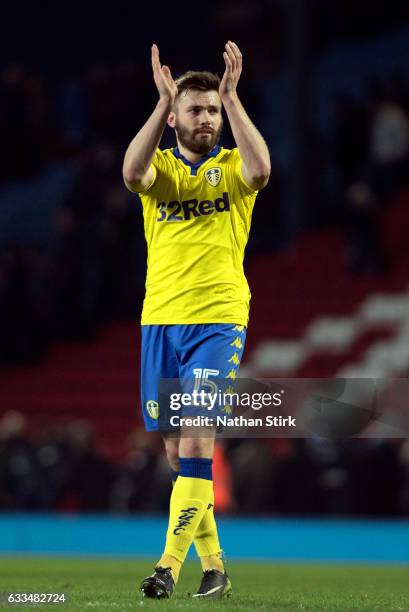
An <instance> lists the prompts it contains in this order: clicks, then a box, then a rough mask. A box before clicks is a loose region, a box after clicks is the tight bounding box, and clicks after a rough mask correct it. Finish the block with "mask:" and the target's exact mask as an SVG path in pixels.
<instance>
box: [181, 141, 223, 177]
mask: <svg viewBox="0 0 409 612" xmlns="http://www.w3.org/2000/svg"><path fill="white" fill-rule="evenodd" d="M220 150H221V146H220V145H216V146H215V147H214V148H213V149H212V150H211V151H209V153H206V154H205V155H203V157H201V158H200V159H199V161H197V162H195V163H192V162H190V161H189V160H188V159H186V157H185V156H184V155H182V153H181V152H180V151H179V147H174V148H173V149H172V153H173V155H174V156H175V157H176V159H181V160H182V162H183V163H184V164H186V166H189V167H190V175H191V176H196V175H197V171H198V169H199V168H200V166H201V165H202V164H204V163H205V162H206V161H207V160H208V159H210V158H211V157H216V155H218V154H219V153H220Z"/></svg>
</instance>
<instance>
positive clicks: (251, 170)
mask: <svg viewBox="0 0 409 612" xmlns="http://www.w3.org/2000/svg"><path fill="white" fill-rule="evenodd" d="M223 106H224V108H225V111H226V114H227V117H228V119H229V122H230V126H231V130H232V132H233V136H234V140H235V141H236V144H237V147H238V149H239V151H240V157H241V159H242V160H243V166H244V167H245V168H246V172H247V174H248V176H250V177H253V178H254V179H257V178H259V179H263V178H265V179H268V176H269V174H270V154H269V151H268V148H267V145H266V143H265V141H264V138H263V137H262V135H261V134H260V132H259V131H258V129H257V128H256V126H255V125H254V124H253V123H252V121H251V119H250V117H249V116H248V114H247V113H246V111H245V109H244V107H243V105H242V103H241V102H240V100H239V98H238V96H237V94H236V95H234V96H230V97H228V98H227V99H224V100H223Z"/></svg>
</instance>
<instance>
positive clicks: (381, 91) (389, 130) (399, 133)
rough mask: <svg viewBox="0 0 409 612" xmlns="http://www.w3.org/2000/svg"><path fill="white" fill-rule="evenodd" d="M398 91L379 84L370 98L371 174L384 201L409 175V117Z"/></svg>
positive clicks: (375, 187)
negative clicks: (380, 86)
mask: <svg viewBox="0 0 409 612" xmlns="http://www.w3.org/2000/svg"><path fill="white" fill-rule="evenodd" d="M396 93H397V92H396V90H394V89H393V88H391V87H382V88H378V90H377V91H376V90H375V91H373V92H372V99H371V100H370V107H371V119H370V126H369V157H370V159H369V163H370V175H371V182H372V185H373V189H374V191H375V193H376V194H377V196H378V197H379V198H380V200H381V201H382V202H387V200H388V199H389V198H390V197H391V196H392V195H393V194H394V192H395V191H396V189H397V188H398V187H400V186H401V185H402V184H403V183H405V182H406V183H407V180H408V176H409V175H408V170H409V117H408V114H407V112H406V111H405V110H404V108H403V106H402V104H401V101H400V100H399V98H398V96H397V95H396Z"/></svg>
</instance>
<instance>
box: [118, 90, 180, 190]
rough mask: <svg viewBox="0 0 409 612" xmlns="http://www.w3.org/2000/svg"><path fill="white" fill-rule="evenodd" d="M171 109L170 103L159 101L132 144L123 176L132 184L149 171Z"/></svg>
mask: <svg viewBox="0 0 409 612" xmlns="http://www.w3.org/2000/svg"><path fill="white" fill-rule="evenodd" d="M171 108H172V105H171V103H170V102H168V101H164V100H159V102H158V103H157V105H156V108H155V110H154V111H153V113H152V115H151V116H150V117H149V119H148V120H147V122H146V123H145V125H144V126H143V127H142V128H141V129H140V130H139V132H138V133H137V135H136V136H135V138H134V139H133V140H132V142H131V143H130V145H129V147H128V149H127V151H126V153H125V159H124V164H123V175H124V178H125V180H126V181H128V182H130V183H131V182H132V181H135V180H140V179H141V178H142V177H143V176H144V175H145V174H146V172H147V171H148V169H149V167H150V165H151V163H152V159H153V156H154V155H155V152H156V149H157V148H158V146H159V143H160V141H161V138H162V134H163V131H164V129H165V126H166V120H167V118H168V116H169V113H170V111H171Z"/></svg>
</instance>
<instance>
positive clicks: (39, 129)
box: [0, 0, 409, 563]
mask: <svg viewBox="0 0 409 612" xmlns="http://www.w3.org/2000/svg"><path fill="white" fill-rule="evenodd" d="M369 6H370V8H368V7H369ZM7 13H8V20H9V27H6V28H5V31H4V32H3V34H2V38H3V43H4V46H5V49H6V52H5V53H4V54H3V55H2V59H1V62H0V65H1V69H0V91H1V94H0V95H1V97H0V134H1V148H0V157H1V160H0V179H1V186H0V313H1V316H0V364H1V367H0V399H1V403H0V511H1V513H0V534H1V537H0V552H2V553H23V554H24V553H30V552H32V553H36V552H42V553H47V552H50V553H79V554H97V553H106V554H135V555H142V554H145V555H155V554H157V553H158V551H159V550H160V546H161V541H162V535H163V533H164V529H165V513H166V510H167V505H168V499H169V491H170V474H169V470H168V468H167V465H166V463H165V460H164V457H163V455H162V453H161V442H160V440H159V439H158V438H157V437H156V436H155V435H152V434H147V433H145V432H144V429H143V427H142V422H141V417H140V406H139V401H140V400H139V361H138V359H139V331H138V317H139V313H140V308H141V301H142V298H143V291H144V278H145V244H144V238H143V229H142V218H141V211H140V205H139V203H138V198H137V197H136V196H132V195H131V194H129V193H128V192H127V191H126V189H125V187H124V185H123V184H122V180H121V163H122V157H123V154H124V151H125V149H126V147H127V145H128V142H129V141H130V140H131V138H132V137H133V135H134V134H135V133H136V131H137V130H138V129H139V127H140V126H141V124H142V123H143V121H144V120H145V119H146V118H147V116H148V115H149V113H150V112H151V109H152V108H153V104H154V102H155V95H156V94H155V88H154V85H153V82H152V79H151V73H150V55H149V49H150V45H151V43H152V42H157V43H158V45H159V48H160V51H161V56H162V58H163V61H166V63H168V64H169V65H170V67H171V69H172V71H173V74H174V75H178V73H181V72H182V71H184V70H186V69H189V68H192V69H201V68H206V69H210V70H215V71H219V72H220V71H221V70H222V56H221V52H222V47H223V44H224V42H225V39H227V38H230V39H232V40H235V41H237V43H238V44H239V45H240V47H241V48H242V51H243V54H244V72H243V75H242V80H241V82H240V95H241V97H242V99H243V102H244V104H245V106H246V108H247V109H248V111H249V113H250V115H251V117H252V118H253V119H254V121H255V123H256V124H257V126H258V127H259V128H260V129H261V132H262V133H263V134H264V135H265V137H266V139H267V142H268V145H269V147H270V151H271V156H272V162H273V174H272V178H271V182H270V185H269V186H268V188H267V189H265V190H264V191H263V192H261V193H260V195H259V197H258V200H257V202H256V208H255V214H254V221H253V227H252V233H251V239H250V242H249V245H248V249H247V259H246V273H247V276H248V279H249V283H250V286H251V289H252V294H253V298H252V310H251V319H250V325H249V333H248V343H247V347H246V351H245V361H244V362H243V370H242V374H243V375H249V376H265V377H267V376H268V377H274V376H276V377H281V378H284V377H315V378H319V377H333V376H339V377H343V376H346V377H366V376H368V377H407V376H408V374H409V274H408V270H409V241H408V233H409V184H408V178H409V172H408V170H409V5H408V3H407V2H406V1H404V0H401V1H399V0H397V1H392V2H388V3H371V4H370V5H369V3H367V2H351V1H350V0H344V1H341V2H337V3H328V2H324V0H308V2H302V1H300V0H288V1H286V2H285V1H284V0H281V1H280V0H270V1H262V0H255V1H254V2H249V1H248V0H235V1H234V2H233V1H231V0H223V1H220V2H208V3H206V5H205V6H203V11H202V12H201V13H200V17H199V15H198V14H197V13H196V14H195V15H194V14H193V13H192V10H191V8H190V3H187V2H185V1H184V0H183V1H182V2H178V3H177V10H176V9H175V10H173V9H172V10H170V9H169V8H168V7H167V6H165V4H163V6H161V5H160V3H159V4H158V3H152V4H151V5H149V3H147V4H146V6H144V7H143V8H141V7H139V8H138V9H136V7H135V4H134V3H131V2H126V1H124V0H120V1H119V2H117V3H115V6H113V5H112V6H111V4H107V5H105V6H101V4H97V3H94V2H87V3H82V4H81V5H80V4H79V3H76V2H70V3H57V4H56V3H51V2H43V3H41V6H40V7H38V6H37V5H36V4H33V3H31V4H28V3H27V5H26V6H25V7H24V20H23V19H22V18H21V7H20V5H11V4H9V5H8V7H7ZM223 143H224V145H225V146H230V145H231V144H232V140H231V135H230V134H229V131H228V129H226V130H225V134H224V139H223ZM172 144H173V139H172V134H171V133H170V132H169V133H167V134H166V136H165V139H164V145H165V146H171V145H172ZM214 473H215V486H216V508H217V511H218V513H219V516H223V526H222V534H225V540H224V545H225V548H226V550H227V553H230V555H232V556H233V557H234V556H236V557H246V556H251V557H254V558H264V559H271V560H273V559H275V560H280V559H287V560H291V559H299V560H303V559H310V560H320V559H321V560H323V559H326V560H328V559H333V560H366V561H400V562H406V563H407V562H408V561H409V543H408V529H407V526H408V524H407V518H408V513H409V441H408V440H407V439H404V438H401V439H390V438H385V439H382V437H380V438H378V439H371V440H369V439H367V440H364V439H360V440H350V441H347V442H345V443H343V444H335V443H331V442H328V441H325V440H319V439H308V440H307V439H272V440H266V439H263V440H249V439H247V440H229V441H224V442H223V443H220V444H219V446H218V448H217V451H216V455H215V468H214ZM96 515H97V516H96ZM154 527H157V529H156V531H155V529H154ZM148 530H149V531H148ZM153 532H155V534H156V535H155V536H154V537H152V536H151V535H150V537H149V538H147V537H146V535H147V534H148V533H149V534H152V533H153ZM239 532H240V533H246V541H245V542H244V543H243V541H242V539H240V545H239V543H238V538H237V534H238V533H239ZM143 534H145V537H144V535H143ZM375 543H376V544H375Z"/></svg>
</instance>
